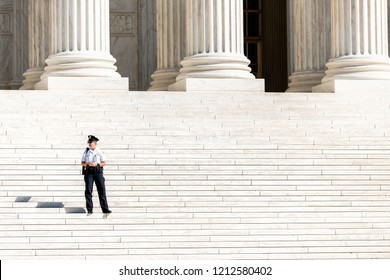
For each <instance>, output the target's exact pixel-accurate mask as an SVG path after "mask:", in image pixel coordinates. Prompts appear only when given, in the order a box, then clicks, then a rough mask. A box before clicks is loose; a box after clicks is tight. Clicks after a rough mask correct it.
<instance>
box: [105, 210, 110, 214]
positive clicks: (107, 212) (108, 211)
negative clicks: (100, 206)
mask: <svg viewBox="0 0 390 280" xmlns="http://www.w3.org/2000/svg"><path fill="white" fill-rule="evenodd" d="M103 213H104V214H110V213H112V211H111V210H107V211H103Z"/></svg>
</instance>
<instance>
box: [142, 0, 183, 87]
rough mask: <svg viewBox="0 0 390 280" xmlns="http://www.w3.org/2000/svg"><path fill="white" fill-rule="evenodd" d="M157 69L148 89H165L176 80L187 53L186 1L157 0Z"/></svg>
mask: <svg viewBox="0 0 390 280" xmlns="http://www.w3.org/2000/svg"><path fill="white" fill-rule="evenodd" d="M156 2H157V70H156V72H154V74H153V75H152V82H151V84H150V88H149V90H150V91H167V90H168V86H169V85H171V84H173V83H175V82H176V77H177V76H178V75H179V70H180V67H181V66H180V61H181V60H182V59H183V58H184V57H185V55H186V54H187V52H188V51H187V40H186V39H187V32H186V26H185V20H186V19H185V15H186V5H185V4H186V3H185V2H183V1H181V0H172V1H165V0H157V1H156Z"/></svg>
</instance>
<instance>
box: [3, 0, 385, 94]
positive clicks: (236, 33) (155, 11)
mask: <svg viewBox="0 0 390 280" xmlns="http://www.w3.org/2000/svg"><path fill="white" fill-rule="evenodd" d="M242 7H243V4H242V0H230V1H223V0H214V1H211V0H205V1H201V0H187V1H184V0H183V1H180V0H172V1H163V0H110V1H109V0H99V1H91V0H50V1H49V0H35V1H32V0H13V1H12V0H0V42H1V43H0V61H1V62H2V66H3V67H2V68H1V70H0V88H1V89H17V88H21V89H51V88H52V89H61V88H64V89H66V88H67V87H66V86H67V85H69V84H73V88H68V89H83V85H84V87H88V88H90V86H92V87H93V85H95V84H96V83H101V85H102V86H105V88H106V89H120V88H122V89H124V88H126V89H127V88H128V89H130V90H142V91H143V90H148V89H149V90H155V91H156V90H157V91H159V90H163V91H164V90H179V91H183V90H195V91H196V90H206V89H209V90H226V89H231V90H235V89H236V88H237V89H242V90H256V89H257V90H259V89H260V90H262V89H263V81H260V80H256V79H255V78H254V76H253V75H252V74H251V73H250V68H249V67H248V64H249V60H248V59H247V58H246V56H245V54H244V53H243V40H244V38H243V33H242V32H243V26H242V22H243V19H242V16H243V10H242ZM288 7H289V8H288V10H289V12H288V22H289V27H288V28H289V32H288V33H289V40H288V42H289V46H288V49H289V64H290V66H289V69H290V73H289V74H290V78H289V79H290V83H289V89H288V92H302V91H303V92H310V91H331V92H337V91H339V90H345V88H343V86H342V84H349V83H348V81H350V80H354V81H355V82H356V83H355V85H357V90H367V89H370V90H374V91H376V90H379V91H383V90H387V88H388V85H390V74H389V73H390V72H389V70H390V59H389V56H388V49H389V44H388V38H389V36H388V32H389V28H388V24H389V21H388V8H389V7H388V1H387V0H373V1H368V0H361V1H357V0H313V1H308V0H289V1H288ZM74 23H75V24H74ZM95 39H96V40H95ZM91 40H95V41H93V42H92V41H91ZM92 45H93V46H92ZM69 52H73V53H69ZM121 77H125V78H126V79H127V78H128V80H126V79H124V78H121ZM70 78H72V79H73V80H69V79H70ZM81 79H82V80H81ZM65 80H66V81H65ZM88 81H89V84H88ZM125 82H126V83H127V84H126V86H124V83H125ZM101 85H96V88H97V89H98V88H101ZM235 87H236V88H235Z"/></svg>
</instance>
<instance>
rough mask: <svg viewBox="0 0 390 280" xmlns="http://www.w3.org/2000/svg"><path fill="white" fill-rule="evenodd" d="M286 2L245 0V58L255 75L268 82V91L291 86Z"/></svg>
mask: <svg viewBox="0 0 390 280" xmlns="http://www.w3.org/2000/svg"><path fill="white" fill-rule="evenodd" d="M286 2H287V1H285V0H244V36H245V38H244V41H245V48H244V50H245V55H246V56H247V57H248V58H249V59H250V60H251V64H250V67H251V68H252V73H253V74H254V75H255V76H256V77H257V78H264V79H265V90H266V91H268V92H284V91H286V89H287V87H288V58H287V3H286Z"/></svg>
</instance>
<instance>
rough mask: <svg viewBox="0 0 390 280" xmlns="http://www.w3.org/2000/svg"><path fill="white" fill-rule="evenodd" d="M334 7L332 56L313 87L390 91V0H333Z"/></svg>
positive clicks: (317, 89) (318, 88) (321, 89)
mask: <svg viewBox="0 0 390 280" xmlns="http://www.w3.org/2000/svg"><path fill="white" fill-rule="evenodd" d="M330 8H331V9H330V12H331V42H332V44H331V59H330V61H329V62H328V63H327V65H326V66H327V70H326V72H325V74H326V75H325V77H324V78H323V79H322V84H321V85H319V86H317V87H315V88H314V89H313V90H314V91H330V92H339V91H354V92H356V91H363V92H364V91H388V87H389V86H390V58H389V55H388V51H389V50H388V22H387V21H388V18H387V0H369V1H368V0H367V1H359V0H331V6H330ZM351 81H353V82H351Z"/></svg>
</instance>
